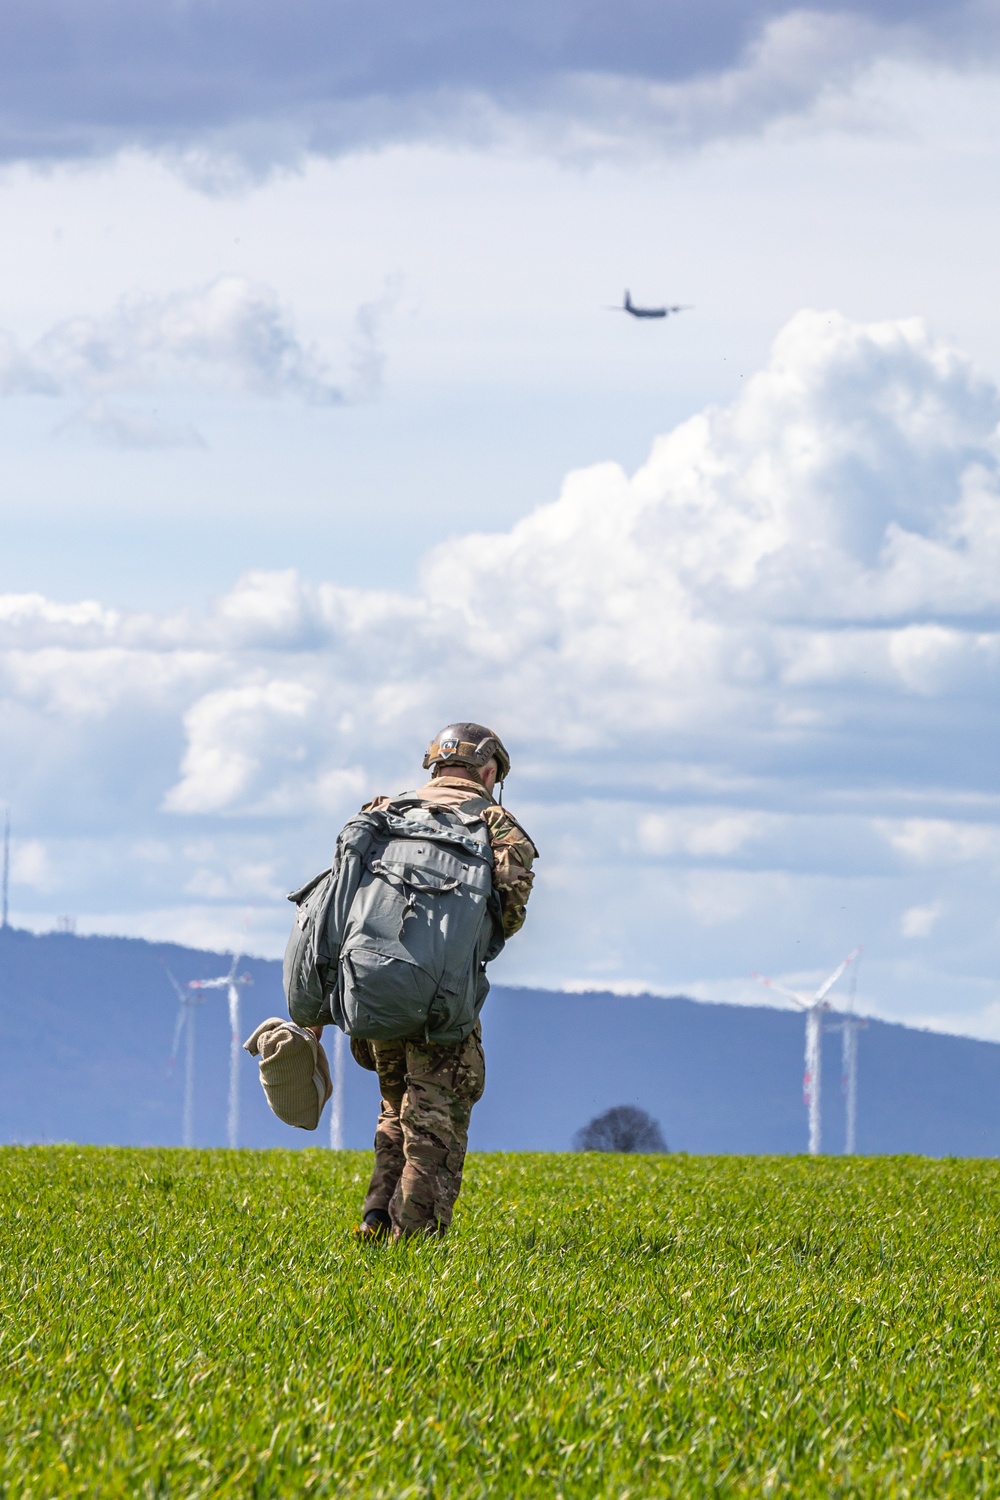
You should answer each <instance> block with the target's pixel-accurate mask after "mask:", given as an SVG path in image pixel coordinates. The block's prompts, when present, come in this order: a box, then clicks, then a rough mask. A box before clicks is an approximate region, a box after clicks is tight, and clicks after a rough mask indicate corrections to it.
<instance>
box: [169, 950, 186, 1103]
mask: <svg viewBox="0 0 1000 1500" xmlns="http://www.w3.org/2000/svg"><path fill="white" fill-rule="evenodd" d="M168 972H169V971H168ZM170 977H171V979H173V975H172V974H171V976H170ZM174 983H175V984H176V983H177V981H176V980H174ZM187 1018H188V1009H187V1005H186V1004H185V1002H184V992H183V991H181V1007H180V1010H179V1011H178V1012H177V1025H176V1026H175V1027H174V1039H173V1042H172V1043H171V1046H170V1062H169V1063H168V1064H167V1077H168V1078H172V1077H173V1076H174V1068H175V1066H176V1063H177V1049H178V1047H179V1046H180V1044H181V1035H182V1033H183V1031H184V1023H185V1021H186V1020H187Z"/></svg>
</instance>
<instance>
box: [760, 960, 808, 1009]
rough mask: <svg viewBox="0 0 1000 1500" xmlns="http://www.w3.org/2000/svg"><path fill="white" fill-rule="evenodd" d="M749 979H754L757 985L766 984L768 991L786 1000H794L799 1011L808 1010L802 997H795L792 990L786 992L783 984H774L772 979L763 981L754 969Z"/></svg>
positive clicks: (761, 975)
mask: <svg viewBox="0 0 1000 1500" xmlns="http://www.w3.org/2000/svg"><path fill="white" fill-rule="evenodd" d="M751 978H753V979H756V981H757V983H758V984H766V985H767V987H768V989H769V990H774V991H775V992H776V993H777V994H779V995H784V996H785V997H786V999H788V1000H794V1002H795V1004H796V1005H797V1006H798V1007H799V1009H800V1010H808V1009H809V1001H808V1000H806V999H804V998H803V996H802V995H797V994H796V993H795V991H794V990H786V989H785V986H784V985H783V984H776V983H775V981H774V980H773V979H765V978H764V976H763V974H758V973H757V971H756V969H755V970H754V972H753V974H752V976H751Z"/></svg>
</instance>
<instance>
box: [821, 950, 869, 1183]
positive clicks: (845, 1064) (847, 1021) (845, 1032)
mask: <svg viewBox="0 0 1000 1500" xmlns="http://www.w3.org/2000/svg"><path fill="white" fill-rule="evenodd" d="M858 967H859V965H858V964H855V966H854V969H853V970H852V972H851V988H850V990H849V992H848V998H847V1005H846V1007H845V1010H844V1014H843V1017H842V1018H841V1020H839V1021H835V1022H834V1024H833V1025H832V1026H831V1027H830V1028H829V1029H830V1031H839V1032H840V1047H841V1067H840V1087H841V1091H842V1093H843V1095H844V1106H845V1114H846V1121H845V1125H846V1128H845V1132H844V1155H845V1156H853V1155H854V1153H855V1150H856V1142H857V1126H858V1032H859V1031H864V1029H865V1027H866V1026H867V1025H868V1022H867V1021H866V1020H865V1018H864V1016H859V1015H857V1014H856V1013H855V1010H854V998H855V995H856V993H857V988H858Z"/></svg>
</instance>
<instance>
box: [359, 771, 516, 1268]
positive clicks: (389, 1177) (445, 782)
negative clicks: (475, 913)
mask: <svg viewBox="0 0 1000 1500" xmlns="http://www.w3.org/2000/svg"><path fill="white" fill-rule="evenodd" d="M420 796H421V798H423V799H424V800H425V801H426V802H427V803H428V804H429V805H431V806H434V805H437V806H441V805H444V806H452V807H454V806H459V805H460V804H461V803H463V802H468V801H469V799H470V798H471V797H486V796H488V793H487V792H486V791H485V790H484V788H483V787H482V786H481V785H480V784H479V782H478V781H474V782H472V781H469V780H468V779H467V778H465V777H459V776H438V777H435V779H434V780H433V781H431V782H429V783H428V785H427V786H425V787H422V788H421V789H420ZM390 801H391V798H389V797H377V798H376V799H375V800H374V801H373V802H368V803H366V805H365V807H364V809H363V810H364V811H365V812H368V811H370V810H371V809H378V808H382V807H385V806H386V805H387V804H388V803H389V802H390ZM490 803H491V805H490V806H489V807H488V808H487V809H486V811H485V813H484V814H483V818H484V821H485V822H486V825H487V827H488V828H489V832H490V843H491V845H492V846H493V860H494V868H493V883H494V885H495V887H496V889H497V892H498V894H499V896H500V905H501V910H502V912H503V928H504V936H505V937H511V936H512V935H513V933H515V932H517V931H518V929H519V928H520V927H521V926H522V924H523V922H524V916H525V907H526V906H527V904H528V897H529V895H530V894H531V885H532V881H533V880H534V875H533V874H532V872H531V862H532V860H533V859H535V857H536V856H537V853H538V851H537V850H536V848H535V846H534V844H533V843H532V842H531V840H530V838H529V837H528V835H527V834H526V833H525V832H524V830H523V828H521V827H520V826H519V824H518V823H516V822H515V820H514V819H513V818H512V817H511V815H510V813H508V812H507V810H506V808H503V807H500V806H499V804H497V803H495V802H493V801H492V798H490ZM351 1051H352V1053H353V1054H354V1058H355V1060H356V1061H357V1062H359V1063H360V1064H361V1066H362V1067H363V1068H368V1069H370V1071H372V1072H374V1073H377V1074H378V1080H379V1087H380V1089H381V1091H382V1109H381V1113H380V1114H379V1117H378V1125H377V1127H376V1130H375V1170H374V1172H373V1173H372V1179H371V1182H370V1183H369V1186H368V1193H367V1195H366V1197H365V1204H364V1212H365V1213H366V1214H367V1213H369V1212H370V1211H371V1210H372V1209H385V1210H387V1211H388V1213H389V1216H390V1218H391V1219H392V1225H393V1234H394V1236H395V1237H396V1238H397V1239H398V1238H402V1237H405V1236H407V1235H411V1234H419V1233H426V1232H428V1231H430V1232H434V1231H436V1232H437V1233H438V1234H444V1232H445V1230H446V1229H447V1228H448V1225H449V1224H450V1223H451V1211H452V1208H453V1207H454V1204H455V1199H456V1198H457V1197H458V1191H459V1188H460V1187H461V1186H462V1167H463V1165H464V1162H465V1152H466V1147H467V1145H468V1141H469V1118H470V1116H471V1114H472V1106H473V1105H474V1104H475V1103H476V1101H477V1100H478V1099H480V1098H481V1097H482V1093H483V1089H484V1087H485V1084H486V1062H485V1059H484V1057H483V1039H482V1030H481V1028H480V1025H479V1022H478V1021H477V1022H476V1026H475V1029H474V1030H473V1031H472V1032H471V1033H470V1035H469V1036H467V1037H466V1038H465V1040H464V1041H463V1042H457V1043H450V1044H448V1045H444V1046H442V1045H439V1044H435V1043H433V1042H427V1041H425V1040H424V1039H423V1038H422V1037H418V1038H413V1039H412V1040H406V1041H398V1042H371V1041H365V1040H363V1039H361V1038H360V1037H354V1038H352V1040H351Z"/></svg>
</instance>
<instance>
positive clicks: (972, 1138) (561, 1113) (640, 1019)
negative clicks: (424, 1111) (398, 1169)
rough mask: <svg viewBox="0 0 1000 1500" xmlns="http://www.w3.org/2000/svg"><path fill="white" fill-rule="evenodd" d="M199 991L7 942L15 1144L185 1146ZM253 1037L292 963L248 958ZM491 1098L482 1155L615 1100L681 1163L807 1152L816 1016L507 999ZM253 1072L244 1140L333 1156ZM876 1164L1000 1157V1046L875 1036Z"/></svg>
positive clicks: (206, 1084)
mask: <svg viewBox="0 0 1000 1500" xmlns="http://www.w3.org/2000/svg"><path fill="white" fill-rule="evenodd" d="M164 965H169V967H170V968H171V970H172V971H173V972H174V974H175V975H176V976H177V978H178V980H180V981H181V982H186V981H187V980H189V979H197V978H208V977H211V976H213V975H216V974H221V973H224V972H225V970H226V968H227V960H226V959H225V957H223V956H221V955H219V954H217V953H206V952H202V951H198V950H195V949H191V948H183V947H180V946H178V945H177V944H172V943H148V942H144V941H142V940H141V939H137V938H113V937H77V936H74V935H71V934H68V933H48V934H43V935H37V934H34V933H29V932H23V931H20V930H18V929H11V928H8V929H6V930H2V931H0V1013H2V1017H3V1036H4V1046H3V1048H2V1050H0V1141H4V1142H12V1141H44V1140H48V1141H67V1140H68V1141H86V1142H100V1143H109V1144H121V1145H133V1144H134V1145H145V1144H148V1145H174V1144H178V1143H179V1141H180V1138H181V1105H182V1092H183V1089H182V1070H181V1065H180V1063H179V1064H178V1068H177V1070H176V1073H175V1076H174V1078H173V1079H172V1080H171V1079H169V1078H168V1076H167V1064H168V1059H169V1054H170V1046H171V1040H172V1035H173V1030H174V1024H175V1020H176V1014H177V1002H176V997H175V995H174V993H173V990H172V989H171V987H170V983H169V981H168V979H167V976H166V974H165V971H164ZM240 968H241V971H246V972H248V973H250V974H251V975H252V978H253V985H252V986H249V987H247V989H246V990H244V992H243V995H244V1003H243V1016H242V1024H243V1033H244V1035H249V1033H250V1031H251V1030H252V1029H253V1027H254V1026H255V1025H256V1024H257V1022H258V1021H260V1020H262V1019H263V1018H264V1017H265V1016H268V1015H275V1014H277V1015H281V1014H284V999H283V996H282V992H281V966H280V964H279V963H278V962H277V961H275V960H267V959H244V960H243V961H242V962H241V964H240ZM483 1019H484V1032H485V1038H486V1053H487V1091H486V1095H485V1097H484V1099H483V1100H482V1102H481V1103H480V1104H479V1105H478V1106H477V1108H476V1111H475V1113H474V1115H473V1129H472V1137H471V1145H472V1146H473V1148H474V1149H478V1150H490V1151H505V1150H506V1151H520V1150H567V1149H569V1147H570V1143H571V1140H572V1137H573V1134H574V1132H575V1131H576V1130H577V1129H578V1128H579V1127H580V1126H581V1125H583V1124H585V1123H586V1122H587V1120H589V1119H590V1118H592V1117H593V1116H594V1115H595V1114H598V1113H600V1112H601V1111H602V1110H604V1109H607V1108H608V1107H609V1106H611V1105H614V1104H636V1105H639V1106H640V1107H641V1108H643V1109H646V1110H648V1111H649V1113H650V1114H651V1115H653V1116H654V1117H655V1118H656V1119H657V1120H659V1122H660V1125H661V1127H662V1129H663V1133H664V1135H665V1136H666V1139H667V1142H668V1144H669V1145H670V1148H671V1149H672V1150H677V1151H693V1152H775V1153H781V1152H801V1151H804V1150H805V1148H806V1119H805V1109H804V1106H803V1104H802V1094H801V1077H802V1050H803V1023H802V1018H801V1017H800V1016H798V1015H796V1014H795V1013H794V1012H787V1011H782V1010H776V1009H772V1008H769V1007H767V1006H755V1007H744V1006H735V1005H709V1004H704V1003H700V1002H698V1001H694V1000H689V999H687V998H685V997H683V996H673V997H670V998H662V997H659V996H653V995H634V996H620V995H612V994H607V993H590V994H565V993H562V992H555V991H551V990H532V989H514V988H508V987H504V986H500V985H498V986H495V987H494V989H493V992H492V993H491V995H490V998H489V1000H488V1001H487V1003H486V1008H485V1011H484V1017H483ZM228 1034H229V1033H228V1021H227V1015H226V1004H225V997H224V994H222V993H219V992H211V993H210V994H209V997H208V999H207V1000H206V1003H205V1005H204V1006H203V1007H201V1008H200V1010H199V1015H198V1036H197V1088H196V1097H197V1107H196V1129H195V1139H196V1144H198V1145H205V1146H213V1145H224V1144H225V1139H226V1118H225V1117H226V1086H227V1073H226V1069H227V1055H228V1050H227V1049H228ZM255 1071H256V1070H255V1067H254V1064H253V1063H252V1062H251V1061H250V1059H249V1058H248V1059H247V1061H246V1067H245V1070H244V1073H243V1075H242V1080H241V1109H242V1122H243V1124H242V1130H241V1144H242V1145H246V1146H252V1147H270V1146H292V1147H295V1146H310V1145H323V1144H325V1143H326V1140H327V1135H326V1122H325V1121H324V1123H323V1124H322V1125H321V1127H320V1130H319V1131H318V1132H317V1133H316V1134H315V1135H311V1134H308V1133H306V1132H304V1131H292V1130H289V1129H287V1128H286V1127H284V1126H282V1125H280V1124H279V1123H278V1122H277V1121H276V1120H274V1118H273V1117H272V1116H271V1115H270V1113H269V1112H268V1110H267V1108H266V1106H265V1104H264V1101H263V1097H262V1095H261V1091H260V1087H259V1085H258V1083H257V1080H256V1077H255ZM839 1072H840V1040H839V1037H837V1036H835V1035H830V1036H827V1037H826V1038H825V1039H824V1098H823V1126H824V1147H825V1149H826V1150H828V1151H832V1152H837V1151H840V1150H842V1149H843V1134H844V1124H843V1121H844V1113H843V1101H842V1099H841V1095H840V1084H839ZM377 1092H378V1091H377V1085H376V1083H375V1080H374V1078H373V1076H372V1075H371V1074H367V1073H364V1072H363V1071H362V1070H361V1069H359V1068H357V1067H356V1066H355V1065H354V1064H353V1062H351V1061H350V1060H349V1061H348V1068H347V1087H346V1103H345V1117H346V1118H345V1126H346V1142H345V1143H346V1144H347V1145H348V1146H353V1147H367V1146H369V1145H370V1143H371V1138H372V1134H373V1131H374V1123H375V1114H376V1111H377V1107H378V1105H377ZM858 1149H859V1151H862V1152H869V1153H876V1152H914V1153H921V1154H926V1155H933V1156H946V1155H954V1156H996V1155H1000V1044H997V1043H994V1042H981V1041H974V1040H972V1039H970V1038H966V1037H955V1036H942V1035H938V1034H936V1033H932V1032H924V1031H917V1030H914V1029H912V1028H909V1027H905V1026H896V1025H891V1024H888V1023H886V1022H881V1021H872V1022H871V1023H870V1025H869V1027H868V1029H867V1030H866V1031H864V1032H863V1033H862V1035H861V1038H860V1068H859V1099H858Z"/></svg>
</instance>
